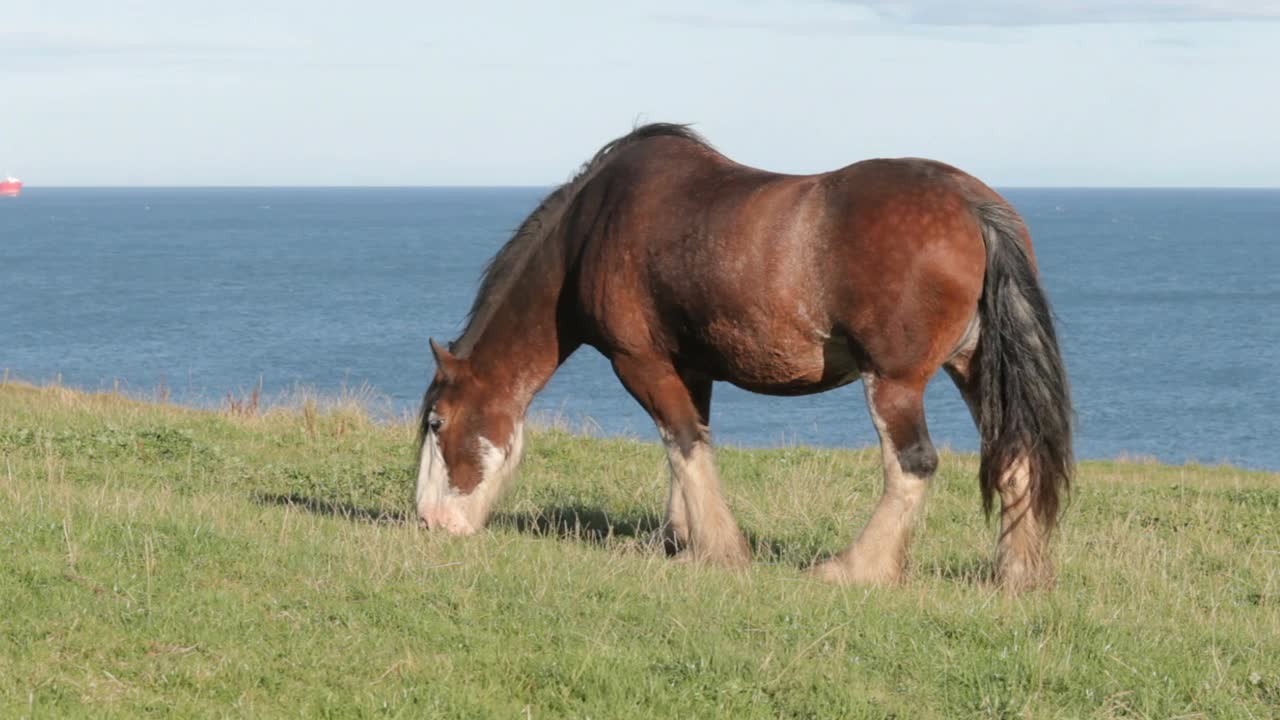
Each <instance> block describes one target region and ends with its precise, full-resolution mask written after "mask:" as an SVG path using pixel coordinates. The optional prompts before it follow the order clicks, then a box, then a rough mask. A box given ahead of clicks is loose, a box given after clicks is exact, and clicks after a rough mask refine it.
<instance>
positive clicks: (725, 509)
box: [613, 358, 751, 566]
mask: <svg viewBox="0 0 1280 720" xmlns="http://www.w3.org/2000/svg"><path fill="white" fill-rule="evenodd" d="M613 367H614V371H615V372H616V373H617V374H618V378H619V379H620V380H622V384H623V385H625V386H626V388H627V391H628V392H630V393H631V395H632V396H633V397H634V398H635V399H636V400H637V401H638V402H639V403H640V404H641V405H642V406H643V407H644V409H645V410H647V411H648V412H649V415H650V416H651V417H653V420H654V423H656V424H657V426H658V433H659V434H660V435H661V436H662V441H663V444H664V445H665V446H666V448H667V460H668V461H669V462H670V465H671V494H670V496H669V500H668V505H667V513H668V522H669V524H670V527H669V530H668V532H669V538H670V540H671V542H672V544H673V545H675V546H676V547H680V546H682V545H687V549H686V552H687V553H688V554H689V556H690V557H692V558H693V559H696V560H707V561H711V562H717V563H721V564H725V565H731V566H741V565H746V564H748V563H749V562H750V561H751V551H750V548H749V546H748V545H747V540H746V538H745V537H743V535H742V531H741V530H739V529H738V524H737V523H736V522H735V521H734V519H733V514H732V513H730V512H729V506H728V505H727V504H726V503H725V501H724V497H723V496H722V495H721V493H720V478H719V475H718V474H717V473H716V466H715V459H714V457H713V454H712V452H711V442H710V437H709V435H710V433H709V431H708V429H707V425H706V418H707V414H708V410H709V406H710V399H711V388H710V383H711V381H710V380H706V379H701V378H690V377H687V376H686V377H682V376H681V374H680V373H679V372H677V371H676V369H675V368H673V367H671V366H670V365H669V364H667V363H664V362H662V361H656V360H650V361H639V360H634V359H630V358H614V361H613ZM704 384H705V385H704Z"/></svg>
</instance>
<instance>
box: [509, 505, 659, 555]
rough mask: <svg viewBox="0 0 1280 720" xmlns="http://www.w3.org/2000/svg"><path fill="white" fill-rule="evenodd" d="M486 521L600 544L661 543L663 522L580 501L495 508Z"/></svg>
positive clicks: (539, 534) (649, 515) (537, 534)
mask: <svg viewBox="0 0 1280 720" xmlns="http://www.w3.org/2000/svg"><path fill="white" fill-rule="evenodd" d="M489 522H490V525H491V526H494V527H504V528H508V529H511V530H515V531H516V532H518V533H523V534H526V535H533V536H535V537H550V538H557V539H560V540H577V541H580V542H586V543H590V544H592V545H598V546H604V545H607V544H609V543H610V542H611V541H617V540H623V541H626V540H639V541H642V542H645V543H657V544H661V543H662V539H661V538H662V534H663V533H662V529H663V526H664V525H665V524H666V522H665V521H664V520H663V519H662V518H661V517H659V516H658V515H655V514H653V513H645V512H639V513H621V514H613V515H611V514H609V513H606V512H605V511H604V510H601V509H600V508H593V507H587V506H584V505H558V506H552V507H546V508H537V509H533V510H523V511H518V512H510V511H508V512H497V513H494V515H493V517H492V518H491V519H490V521H489Z"/></svg>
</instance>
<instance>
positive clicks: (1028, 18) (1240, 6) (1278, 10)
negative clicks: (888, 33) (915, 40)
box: [832, 0, 1280, 26]
mask: <svg viewBox="0 0 1280 720" xmlns="http://www.w3.org/2000/svg"><path fill="white" fill-rule="evenodd" d="M832 1H834V2H838V3H839V4H842V5H854V6H859V7H863V8H867V9H869V10H872V11H874V12H875V13H877V14H878V15H880V16H882V17H884V18H887V19H890V20H894V21H898V22H904V23H908V24H917V25H952V26H959V25H1004V26H1029V25H1074V24H1097V23H1172V22H1213V21H1229V20H1280V3H1277V2H1276V1H1275V0H964V1H962V2H956V1H955V0H832Z"/></svg>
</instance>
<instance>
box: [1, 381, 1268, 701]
mask: <svg viewBox="0 0 1280 720" xmlns="http://www.w3.org/2000/svg"><path fill="white" fill-rule="evenodd" d="M528 448H529V449H528V452H527V457H526V460H525V463H524V467H523V469H522V472H521V477H520V479H519V480H518V481H517V484H516V487H515V488H514V489H513V491H512V492H511V493H510V494H509V495H508V497H507V498H506V499H505V500H504V501H503V502H502V504H501V506H500V507H499V512H498V514H497V517H496V518H495V521H494V522H493V523H492V525H491V527H490V529H489V530H488V531H486V532H485V533H483V534H482V535H480V536H477V537H473V538H467V539H453V538H448V537H443V536H440V535H436V534H430V533H427V532H425V531H423V530H420V529H419V528H418V527H417V525H416V523H415V522H413V521H412V518H411V513H410V498H411V495H412V482H413V480H412V477H413V464H414V449H413V443H412V430H411V428H410V427H409V426H408V424H404V423H374V422H372V421H370V420H369V419H368V417H367V415H366V414H365V413H364V412H363V411H361V410H360V408H359V407H358V406H357V405H355V404H352V403H345V404H344V403H337V404H332V403H331V404H326V403H323V402H317V401H315V400H307V401H304V402H301V403H300V406H299V407H296V408H294V409H276V410H266V411H263V410H261V409H259V408H257V407H253V408H249V407H247V406H245V405H243V404H241V405H238V406H235V407H234V408H229V409H228V410H227V411H224V412H211V411H196V410H190V409H185V408H181V407H177V406H173V405H168V404H158V403H147V402H140V401H136V400H131V399H128V398H125V397H121V396H119V395H115V394H110V393H107V394H85V393H80V392H76V391H72V390H68V389H64V388H59V387H46V388H37V387H32V386H29V385H23V384H15V383H6V384H3V385H0V716H3V717H38V716H43V717H67V716H72V717H74V716H87V715H92V716H118V717H138V716H146V715H159V716H165V715H176V716H183V717H186V716H251V717H265V716H322V717H363V716H377V717H382V716H389V717H415V718H416V717H456V718H478V717H520V718H523V717H535V718H538V717H541V718H568V717H579V718H586V717H591V718H611V717H734V718H752V717H812V718H833V717H868V718H888V717H897V718H964V717H1027V718H1084V717H1099V718H1118V717H1133V718H1173V717H1181V718H1189V717H1203V718H1267V717H1270V718H1275V717H1280V476H1277V475H1275V474H1267V473H1257V472H1246V471H1242V470H1238V469H1234V468H1229V467H1200V466H1182V467H1170V466H1161V465H1156V464H1150V463H1132V462H1087V463H1084V464H1083V465H1082V466H1081V468H1080V473H1079V479H1078V491H1077V492H1076V493H1075V495H1074V497H1073V500H1072V502H1071V505H1070V507H1069V508H1068V511H1067V516H1066V519H1065V522H1064V525H1063V528H1062V531H1061V532H1060V534H1059V536H1058V537H1057V541H1056V544H1055V553H1056V559H1057V563H1058V566H1059V568H1060V572H1059V582H1058V584H1057V586H1056V587H1055V588H1054V589H1052V590H1047V591H1042V592H1036V593H1030V594H1027V595H1023V596H1020V597H1008V596H1005V595H1004V594H1002V593H1000V592H998V591H996V590H995V589H994V588H993V587H992V586H991V585H990V582H989V577H990V574H991V550H992V542H993V532H994V531H993V527H992V526H991V524H990V523H989V522H987V521H985V520H984V519H983V518H982V517H981V515H980V513H979V511H978V497H977V488H976V480H975V476H976V459H975V458H974V457H972V456H970V455H963V454H957V455H948V456H946V457H944V459H943V464H942V470H941V472H940V474H939V477H938V478H937V481H936V484H935V488H934V491H933V494H932V496H931V498H930V505H929V510H928V514H927V517H926V518H925V521H924V524H923V527H922V528H921V529H920V532H919V533H918V535H917V542H916V544H915V548H914V554H913V558H912V564H911V570H910V579H909V580H908V581H907V582H906V583H905V584H904V585H902V586H900V587H897V588H892V589H884V590H862V589H839V588H834V587H828V586H825V585H822V584H818V583H815V582H812V581H808V580H805V579H803V578H802V576H801V575H800V572H799V569H800V568H801V567H802V566H804V565H806V564H807V563H809V562H811V561H812V560H813V559H814V558H815V557H820V556H822V555H824V554H828V553H831V552H834V551H836V550H838V549H840V548H841V547H843V546H844V545H845V544H846V543H847V542H848V541H849V540H850V539H851V538H852V535H853V533H854V532H855V531H856V529H857V528H858V527H859V524H860V523H861V522H862V521H863V520H865V518H866V516H867V514H868V513H869V511H870V508H871V505H872V503H873V502H874V500H875V498H876V495H877V492H878V484H879V461H878V457H877V454H876V453H874V452H870V451H865V450H855V451H828V450H814V449H808V448H803V447H798V448H787V449H779V450H733V449H725V450H722V451H721V452H720V454H719V460H720V463H721V466H722V472H723V475H724V477H725V479H726V480H725V482H726V485H727V492H728V493H729V500H730V505H731V506H732V507H733V508H734V509H735V511H736V512H737V514H738V517H739V520H740V522H741V523H742V525H743V527H744V528H745V529H746V530H747V532H748V534H749V536H750V537H751V540H752V543H753V545H754V547H755V551H756V557H757V562H756V564H755V565H754V566H753V567H752V569H751V570H750V571H749V572H745V573H730V572H725V571H720V570H717V569H714V568H706V567H699V566H694V565H684V564H678V563H671V562H669V561H667V560H666V559H665V558H664V557H663V556H662V554H661V551H660V549H659V545H658V544H657V543H656V542H655V540H654V530H655V529H656V528H657V526H658V524H659V522H660V517H659V515H658V513H659V511H660V509H661V507H662V503H663V500H664V498H665V478H666V468H665V462H664V459H663V455H662V452H661V450H660V449H659V448H658V447H657V446H655V445H652V444H648V443H641V442H635V441H629V440H611V439H610V440H605V439H590V438H584V437H578V436H574V435H571V434H568V433H565V432H559V431H554V430H544V431H540V432H537V433H534V434H533V435H532V437H531V438H530V439H529V442H528Z"/></svg>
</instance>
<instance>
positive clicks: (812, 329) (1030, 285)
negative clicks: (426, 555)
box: [416, 123, 1074, 590]
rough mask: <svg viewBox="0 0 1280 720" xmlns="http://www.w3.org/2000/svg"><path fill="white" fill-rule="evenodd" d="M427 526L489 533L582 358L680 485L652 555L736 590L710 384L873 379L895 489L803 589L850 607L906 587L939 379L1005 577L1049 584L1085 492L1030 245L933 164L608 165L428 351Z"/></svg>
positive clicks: (684, 161)
mask: <svg viewBox="0 0 1280 720" xmlns="http://www.w3.org/2000/svg"><path fill="white" fill-rule="evenodd" d="M429 345H430V348H431V352H432V355H433V356H434V359H435V364H436V371H435V375H434V377H433V378H432V380H431V382H430V384H429V386H428V388H427V390H426V393H425V395H424V397H423V401H422V406H421V416H420V423H419V430H420V432H419V438H418V446H419V447H418V449H419V462H418V476H417V487H416V502H417V513H418V516H419V517H420V519H421V522H422V523H424V524H425V525H426V527H427V528H441V529H443V530H445V531H448V532H449V533H452V534H470V533H474V532H476V531H477V530H479V529H480V528H482V527H483V526H484V524H485V522H486V520H487V518H488V515H489V511H490V508H491V507H492V505H493V503H494V501H495V499H496V498H497V497H498V496H499V494H500V493H501V491H502V489H503V487H504V485H506V484H507V482H508V481H509V479H510V478H511V476H512V475H513V473H514V472H515V469H516V466H517V465H518V464H519V462H520V458H521V453H522V451H523V447H524V432H523V428H524V418H525V414H526V412H527V410H528V407H529V404H530V402H531V401H532V399H533V397H534V395H535V394H537V392H538V391H539V390H540V389H541V388H542V387H543V386H544V385H545V384H546V383H547V381H548V380H549V379H550V378H551V376H552V374H553V373H554V372H555V371H556V369H557V368H558V367H559V366H560V365H561V364H562V363H564V362H565V360H566V359H567V358H568V357H569V356H570V355H571V354H573V353H574V351H576V350H577V349H579V348H580V347H582V346H583V345H588V346H591V347H593V348H595V349H596V350H598V351H599V352H600V353H602V354H603V355H604V356H605V357H606V358H608V359H609V361H610V362H611V364H612V368H613V371H614V372H615V374H616V375H617V377H618V379H619V380H620V381H621V382H622V385H623V386H624V387H625V388H626V390H627V391H628V392H629V393H630V395H631V396H632V397H633V398H634V399H635V400H636V401H637V402H638V403H639V404H640V405H641V406H642V407H643V408H644V409H645V411H647V412H648V413H649V415H650V416H651V418H652V419H653V422H654V423H655V425H656V426H657V429H658V434H659V436H660V437H661V440H662V443H663V445H664V446H665V449H666V455H667V459H668V461H669V465H670V479H671V482H670V490H669V493H668V496H667V508H666V523H665V525H664V531H663V532H664V541H665V544H666V545H667V547H668V548H669V552H670V553H672V554H674V555H677V556H678V557H681V558H687V559H691V560H696V561H704V562H709V563H717V564H721V565H725V566H728V567H742V566H745V565H747V564H748V563H749V562H750V556H751V553H750V547H749V545H748V543H747V541H746V539H745V537H744V535H743V533H742V531H741V530H740V529H739V527H738V525H737V523H736V522H735V520H734V518H733V515H732V514H731V512H730V510H729V507H728V505H727V504H726V502H725V500H724V497H723V495H722V493H721V486H720V480H719V478H718V475H717V472H716V465H715V462H714V458H713V451H712V446H711V438H710V431H709V426H710V422H711V394H712V385H713V383H714V382H716V381H723V382H730V383H733V384H734V385H737V386H739V387H741V388H745V389H747V390H749V391H753V392H756V393H764V394H769V395H804V394H809V393H818V392H823V391H826V390H831V389H833V388H837V387H840V386H843V385H846V384H849V383H851V382H854V381H856V380H861V381H862V383H863V387H864V390H865V396H866V403H867V407H868V408H869V410H870V415H871V420H872V423H873V424H874V426H875V429H876V432H877V433H878V434H879V438H880V449H881V455H882V466H883V479H884V485H883V490H882V494H881V496H880V498H879V501H878V504H877V505H876V506H875V509H874V511H873V513H872V515H871V518H870V520H869V521H868V522H867V524H866V525H865V526H864V528H863V529H862V531H861V533H860V534H859V535H858V536H857V537H856V539H855V540H854V541H853V543H852V544H851V545H849V546H848V548H847V549H845V550H844V551H842V552H840V553H839V554H837V555H835V556H833V557H831V558H829V559H826V560H825V561H823V562H821V563H816V564H815V565H814V566H813V567H811V568H809V570H808V572H810V573H811V574H812V575H813V576H815V577H817V578H819V579H821V580H826V581H829V582H833V583H837V584H853V583H856V584H866V585H888V584H893V583H897V582H899V581H901V580H902V578H903V576H904V566H905V564H906V560H907V550H908V545H909V542H910V539H911V534H912V529H913V525H914V523H915V521H916V519H917V518H918V516H919V515H920V511H921V508H922V507H923V502H924V499H925V495H926V490H927V488H928V485H929V481H930V478H932V477H933V475H934V473H935V471H936V470H937V467H938V454H937V452H936V451H935V449H934V446H933V444H932V442H931V441H930V439H929V431H928V427H927V425H926V422H925V412H924V402H923V395H924V390H925V385H926V383H928V381H929V379H930V377H932V376H933V375H934V374H935V373H936V372H937V371H938V370H939V369H940V368H942V369H945V370H946V372H947V373H948V374H949V375H950V376H951V378H952V379H953V380H954V382H955V384H956V386H957V387H958V388H959V391H960V394H961V395H962V396H963V398H964V400H965V402H966V404H967V405H968V407H969V409H970V411H971V414H972V416H973V419H974V422H975V424H976V425H977V428H978V431H979V434H980V437H981V462H980V468H979V472H978V481H979V483H978V484H979V487H980V490H981V497H982V505H983V508H984V509H985V511H986V513H987V515H988V516H989V515H990V514H991V512H992V506H993V504H994V501H995V498H996V497H998V498H999V501H1000V508H999V511H1000V512H999V533H998V535H997V541H996V563H995V579H996V581H997V582H998V583H999V584H1001V585H1003V586H1005V587H1008V588H1012V589H1015V590H1018V589H1023V588H1029V587H1034V586H1039V585H1043V584H1046V583H1048V582H1050V581H1051V580H1052V577H1053V568H1052V563H1051V562H1050V560H1049V557H1048V552H1047V548H1048V542H1049V538H1050V535H1051V533H1052V531H1053V530H1054V527H1055V525H1056V524H1057V521H1058V519H1059V517H1058V516H1059V509H1060V505H1061V504H1062V501H1063V500H1064V499H1065V496H1066V494H1067V492H1068V491H1069V488H1070V483H1071V477H1072V473H1073V464H1074V460H1073V455H1072V449H1071V433H1072V427H1071V425H1072V410H1071V400H1070V393H1069V389H1068V384H1067V376H1066V371H1065V368H1064V365H1063V361H1062V356H1061V352H1060V350H1059V346H1058V340H1057V336H1056V332H1055V329H1054V325H1053V319H1052V313H1051V309H1050V307H1049V303H1048V300H1047V299H1046V296H1045V293H1044V291H1043V288H1042V287H1041V285H1040V282H1039V280H1038V270H1037V266H1036V260H1035V254H1034V251H1033V249H1032V246H1031V238H1030V235H1029V233H1028V231H1027V229H1026V227H1025V225H1024V224H1023V222H1022V220H1021V219H1020V217H1019V216H1018V214H1017V213H1016V212H1015V211H1014V209H1013V208H1012V207H1011V206H1010V205H1009V203H1007V202H1006V201H1005V200H1004V199H1003V198H1002V197H1001V196H1000V195H999V194H997V193H996V192H995V191H994V190H992V189H991V188H989V187H988V186H986V185H985V184H983V183H982V182H981V181H979V180H978V179H976V178H974V177H973V176H971V175H968V174H967V173H965V172H963V171H961V170H959V169H957V168H955V167H952V166H950V165H946V164H943V163H941V162H936V161H932V160H926V159H919V158H902V159H872V160H865V161H862V162H857V163H854V164H852V165H848V166H846V167H844V168H841V169H839V170H834V171H831V172H825V173H821V174H814V175H787V174H779V173H774V172H768V171H765V170H761V169H757V168H753V167H749V166H746V165H742V164H739V163H737V162H735V161H733V160H730V159H729V158H727V157H726V156H724V155H723V154H721V153H720V152H718V151H717V150H715V149H714V148H713V147H712V146H711V145H710V144H709V143H708V142H707V141H706V140H705V139H704V138H703V137H701V136H700V135H699V134H698V133H696V132H694V131H693V130H691V129H690V128H689V127H688V126H685V125H675V124H666V123H655V124H650V125H644V126H640V127H636V128H634V129H633V130H632V131H631V132H629V133H627V134H626V135H623V136H621V137H619V138H617V139H615V140H613V141H612V142H609V143H607V144H606V145H604V146H603V147H602V148H601V149H600V150H599V151H598V152H597V153H596V154H595V155H594V156H593V157H592V158H591V159H590V160H588V161H587V162H586V163H584V164H583V165H582V166H581V168H580V169H579V171H578V172H577V173H576V175H574V176H573V177H572V179H571V180H569V181H568V182H566V183H565V184H563V185H561V186H559V187H558V188H556V189H554V190H553V191H552V192H550V194H548V195H547V196H546V197H545V198H544V199H543V200H542V202H541V204H540V205H538V207H537V208H536V209H535V210H534V211H533V212H532V213H531V214H530V215H529V216H528V217H527V218H526V219H525V220H524V221H523V223H521V224H520V226H519V227H518V229H517V230H516V231H515V233H514V235H513V236H512V237H511V239H510V240H509V241H508V242H507V243H506V244H505V245H504V246H503V247H502V248H501V250H499V252H498V253H497V254H496V255H495V256H494V257H493V258H492V260H491V261H490V262H489V264H488V266H487V267H486V268H485V270H484V272H483V275H482V278H481V281H480V286H479V290H478V292H477V294H476V297H475V300H474V303H473V304H472V307H471V310H470V312H469V313H468V316H467V320H466V324H465V329H464V330H463V332H462V334H461V335H460V336H459V337H458V338H457V339H456V340H455V341H453V342H451V343H448V345H447V346H441V345H440V344H439V343H437V342H436V341H435V339H430V341H429Z"/></svg>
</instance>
